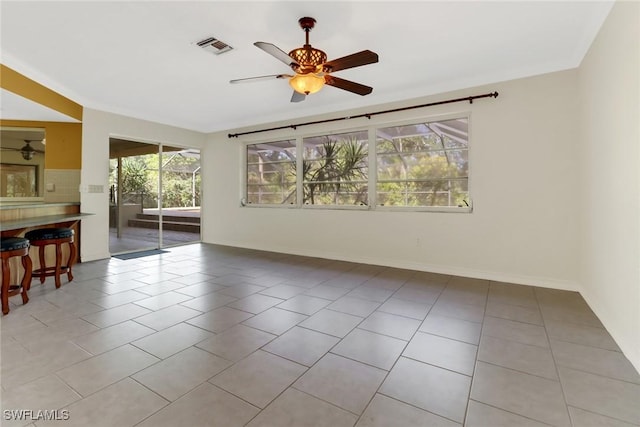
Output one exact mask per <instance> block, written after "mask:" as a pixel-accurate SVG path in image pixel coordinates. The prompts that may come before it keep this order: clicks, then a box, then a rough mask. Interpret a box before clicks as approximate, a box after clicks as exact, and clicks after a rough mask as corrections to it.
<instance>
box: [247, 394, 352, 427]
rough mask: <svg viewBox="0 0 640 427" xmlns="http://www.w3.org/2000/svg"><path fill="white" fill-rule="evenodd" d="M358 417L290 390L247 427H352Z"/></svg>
mask: <svg viewBox="0 0 640 427" xmlns="http://www.w3.org/2000/svg"><path fill="white" fill-rule="evenodd" d="M357 419H358V417H356V416H355V415H354V414H352V413H350V412H347V411H345V410H344V409H340V408H338V407H337V406H334V405H331V404H330V403H327V402H325V401H323V400H320V399H317V398H315V397H313V396H310V395H308V394H306V393H303V392H301V391H298V390H296V389H294V388H289V389H287V391H285V392H284V393H283V394H282V395H281V396H280V397H278V398H277V399H276V400H275V401H274V402H273V403H271V405H269V406H267V408H266V409H265V410H264V411H262V412H261V413H260V414H259V415H258V416H257V417H255V418H254V419H253V420H252V421H251V422H250V423H249V424H247V427H351V426H353V424H354V423H355V422H356V420H357Z"/></svg>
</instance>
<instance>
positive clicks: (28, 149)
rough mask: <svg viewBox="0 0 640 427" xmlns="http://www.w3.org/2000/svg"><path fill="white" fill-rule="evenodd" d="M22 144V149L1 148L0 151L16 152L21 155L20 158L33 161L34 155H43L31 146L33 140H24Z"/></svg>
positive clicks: (42, 152)
mask: <svg viewBox="0 0 640 427" xmlns="http://www.w3.org/2000/svg"><path fill="white" fill-rule="evenodd" d="M24 142H25V145H24V147H22V148H12V147H1V148H2V150H7V151H18V152H19V153H20V154H22V158H23V159H25V160H31V159H33V156H35V155H36V153H39V154H44V151H42V150H36V149H35V148H33V147H32V146H31V143H32V142H34V141H33V140H28V139H25V140H24Z"/></svg>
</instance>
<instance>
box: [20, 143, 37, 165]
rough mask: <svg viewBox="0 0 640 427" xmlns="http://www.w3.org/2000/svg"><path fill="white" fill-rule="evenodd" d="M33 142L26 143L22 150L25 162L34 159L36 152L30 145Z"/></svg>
mask: <svg viewBox="0 0 640 427" xmlns="http://www.w3.org/2000/svg"><path fill="white" fill-rule="evenodd" d="M29 142H31V141H26V144H25V145H24V147H22V148H21V149H20V154H22V158H23V159H25V160H31V159H33V156H34V155H35V154H36V150H34V149H33V147H32V146H31V145H30V144H29Z"/></svg>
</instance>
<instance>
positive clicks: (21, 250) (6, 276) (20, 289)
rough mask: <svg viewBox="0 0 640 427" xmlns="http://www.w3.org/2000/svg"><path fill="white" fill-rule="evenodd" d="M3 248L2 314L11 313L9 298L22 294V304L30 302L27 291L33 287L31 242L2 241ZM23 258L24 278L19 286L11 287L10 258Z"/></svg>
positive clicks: (16, 239)
mask: <svg viewBox="0 0 640 427" xmlns="http://www.w3.org/2000/svg"><path fill="white" fill-rule="evenodd" d="M0 242H1V244H0V246H1V247H2V250H1V253H2V314H7V313H9V297H12V296H14V295H18V294H22V303H23V304H26V303H28V302H29V296H28V295H27V291H28V290H29V286H30V285H31V267H32V265H31V257H29V240H27V239H23V238H22V237H9V238H6V239H0ZM16 256H19V257H22V267H24V277H22V282H20V284H19V285H11V284H10V283H11V267H10V264H9V258H12V257H16Z"/></svg>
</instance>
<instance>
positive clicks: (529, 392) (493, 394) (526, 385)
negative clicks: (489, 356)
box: [471, 362, 571, 426]
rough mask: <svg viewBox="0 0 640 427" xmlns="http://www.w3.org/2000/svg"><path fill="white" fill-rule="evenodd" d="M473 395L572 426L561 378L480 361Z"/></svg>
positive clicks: (556, 423) (519, 413) (549, 422)
mask: <svg viewBox="0 0 640 427" xmlns="http://www.w3.org/2000/svg"><path fill="white" fill-rule="evenodd" d="M471 398H472V399H474V400H476V401H478V402H481V403H485V404H487V405H491V406H495V407H497V408H500V409H504V410H505V411H509V412H513V413H516V414H518V415H521V416H524V417H527V418H532V419H534V420H538V421H541V422H543V423H547V424H551V425H554V426H570V425H571V422H570V421H569V413H568V411H567V407H566V405H565V403H564V398H563V395H562V387H560V382H558V381H553V380H549V379H546V378H541V377H537V376H534V375H529V374H525V373H522V372H518V371H513V370H511V369H507V368H502V367H499V366H494V365H490V364H488V363H484V362H478V365H477V367H476V373H475V376H474V379H473V388H472V389H471Z"/></svg>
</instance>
